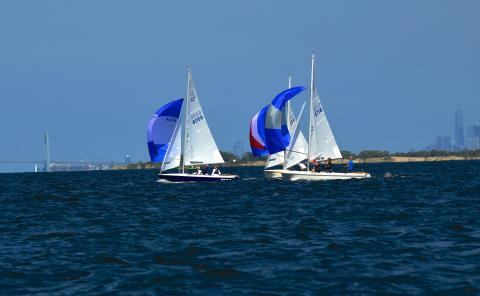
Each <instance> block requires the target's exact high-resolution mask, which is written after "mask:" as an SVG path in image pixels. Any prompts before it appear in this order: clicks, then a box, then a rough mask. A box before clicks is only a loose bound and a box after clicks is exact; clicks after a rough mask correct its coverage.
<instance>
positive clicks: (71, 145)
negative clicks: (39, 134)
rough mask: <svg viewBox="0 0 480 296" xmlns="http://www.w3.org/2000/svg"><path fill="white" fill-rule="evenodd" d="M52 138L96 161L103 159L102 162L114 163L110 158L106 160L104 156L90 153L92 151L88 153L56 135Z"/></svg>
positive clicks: (51, 136)
mask: <svg viewBox="0 0 480 296" xmlns="http://www.w3.org/2000/svg"><path fill="white" fill-rule="evenodd" d="M50 138H53V139H54V140H57V141H59V142H61V143H62V144H64V145H67V146H69V147H70V148H73V149H75V150H77V151H80V152H82V153H85V154H88V155H90V156H93V157H94V158H96V159H101V160H103V161H108V162H112V160H110V159H108V158H106V157H103V156H101V155H98V154H96V153H93V152H90V151H88V150H85V149H82V148H80V147H78V146H76V145H73V144H70V143H69V142H67V141H65V140H63V139H62V138H59V137H57V136H54V135H52V134H50Z"/></svg>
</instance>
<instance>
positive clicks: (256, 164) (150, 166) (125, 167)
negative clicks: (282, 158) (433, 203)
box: [112, 156, 480, 170]
mask: <svg viewBox="0 0 480 296" xmlns="http://www.w3.org/2000/svg"><path fill="white" fill-rule="evenodd" d="M459 160H480V157H478V156H472V157H461V156H426V157H418V156H415V157H413V156H391V157H372V158H365V159H361V158H357V159H354V161H355V162H356V163H406V162H435V161H459ZM347 161H348V159H338V160H334V161H333V163H334V164H346V163H347ZM222 166H223V167H262V166H265V161H263V160H259V161H252V162H245V163H232V162H230V163H226V164H223V165H222ZM156 168H158V169H160V164H153V163H136V164H124V165H114V166H113V168H112V169H113V170H140V169H156Z"/></svg>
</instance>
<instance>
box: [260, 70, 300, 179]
mask: <svg viewBox="0 0 480 296" xmlns="http://www.w3.org/2000/svg"><path fill="white" fill-rule="evenodd" d="M291 87H292V77H291V76H288V88H291ZM304 107H305V103H303V105H302V108H301V110H300V113H299V115H298V117H297V118H295V115H294V114H293V111H292V108H291V106H290V100H289V101H287V103H286V104H285V111H284V112H285V114H286V116H287V127H288V131H289V133H290V134H293V135H294V136H293V138H292V140H291V141H290V144H289V146H288V147H287V149H285V150H284V151H280V152H277V153H275V154H271V155H269V156H268V159H267V162H266V164H265V170H264V174H265V177H266V178H271V179H280V178H282V171H284V170H286V169H289V168H290V167H292V166H295V165H296V164H298V163H300V162H302V161H304V160H305V159H307V147H308V143H307V140H306V139H305V136H304V135H303V133H302V132H301V130H300V128H299V126H300V125H299V121H300V119H301V117H302V114H303V109H304ZM280 165H281V166H282V168H281V169H272V168H274V167H276V166H280Z"/></svg>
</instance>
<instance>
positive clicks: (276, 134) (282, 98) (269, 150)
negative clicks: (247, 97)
mask: <svg viewBox="0 0 480 296" xmlns="http://www.w3.org/2000/svg"><path fill="white" fill-rule="evenodd" d="M304 90H305V87H303V86H295V87H292V88H289V89H286V90H284V91H282V92H281V93H279V94H278V95H277V96H276V97H275V98H274V99H273V101H272V103H271V104H270V105H268V106H266V107H264V108H263V109H262V110H260V111H259V112H258V113H257V114H255V116H254V117H253V118H252V120H251V122H250V146H251V148H252V154H253V155H254V156H264V155H267V154H275V153H277V152H280V151H284V150H285V149H286V148H287V147H288V145H289V144H290V134H289V131H288V125H287V116H284V114H283V112H284V109H285V108H284V107H285V104H286V103H287V102H288V101H289V100H290V99H292V98H293V97H294V96H296V95H298V94H299V93H301V92H302V91H304Z"/></svg>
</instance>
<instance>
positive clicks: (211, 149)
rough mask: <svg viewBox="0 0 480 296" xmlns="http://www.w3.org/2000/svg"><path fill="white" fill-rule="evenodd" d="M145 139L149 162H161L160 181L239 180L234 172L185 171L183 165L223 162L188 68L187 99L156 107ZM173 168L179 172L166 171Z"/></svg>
mask: <svg viewBox="0 0 480 296" xmlns="http://www.w3.org/2000/svg"><path fill="white" fill-rule="evenodd" d="M182 111H183V112H182ZM147 139H148V150H149V153H150V159H151V161H152V162H156V163H158V162H161V163H162V165H161V168H160V173H159V174H158V179H159V180H163V181H170V182H185V181H197V182H200V181H210V182H211V181H226V180H236V179H239V177H238V176H237V175H226V174H208V175H207V174H201V173H188V172H186V169H185V167H186V166H200V165H213V164H222V163H225V161H224V160H223V157H222V155H221V154H220V151H219V149H218V147H217V144H216V143H215V140H214V139H213V136H212V133H211V132H210V129H209V127H208V124H207V120H206V118H205V114H204V113H203V110H202V107H201V105H200V101H199V98H198V94H197V90H196V88H195V85H194V83H193V79H192V73H191V71H190V68H189V69H188V74H187V99H186V100H184V99H183V98H181V99H178V100H175V101H172V102H170V103H168V104H166V105H164V106H162V107H161V108H160V109H158V110H157V111H156V112H155V113H154V115H153V117H152V118H151V119H150V121H149V123H148V127H147ZM175 168H178V173H169V172H167V171H168V170H173V169H175Z"/></svg>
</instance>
